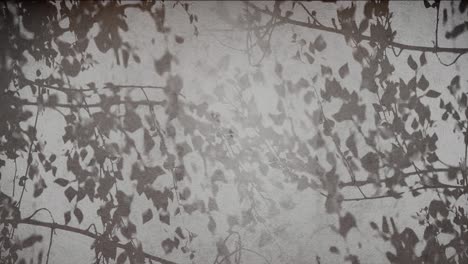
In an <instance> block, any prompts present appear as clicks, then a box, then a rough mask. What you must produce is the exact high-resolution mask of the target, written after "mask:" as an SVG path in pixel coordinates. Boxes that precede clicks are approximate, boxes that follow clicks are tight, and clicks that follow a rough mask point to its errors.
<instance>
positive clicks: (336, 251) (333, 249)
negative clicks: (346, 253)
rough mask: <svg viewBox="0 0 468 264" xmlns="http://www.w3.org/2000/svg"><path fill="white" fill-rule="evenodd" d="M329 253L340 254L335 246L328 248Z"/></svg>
mask: <svg viewBox="0 0 468 264" xmlns="http://www.w3.org/2000/svg"><path fill="white" fill-rule="evenodd" d="M330 252H331V253H333V254H340V251H339V250H338V248H337V247H335V246H331V247H330Z"/></svg>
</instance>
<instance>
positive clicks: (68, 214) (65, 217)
mask: <svg viewBox="0 0 468 264" xmlns="http://www.w3.org/2000/svg"><path fill="white" fill-rule="evenodd" d="M63 218H64V219H65V225H68V223H70V220H71V212H70V211H66V212H65V213H64V214H63Z"/></svg>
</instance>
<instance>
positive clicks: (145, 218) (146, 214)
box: [142, 209, 153, 224]
mask: <svg viewBox="0 0 468 264" xmlns="http://www.w3.org/2000/svg"><path fill="white" fill-rule="evenodd" d="M142 217H143V224H146V223H147V222H148V221H150V220H151V219H153V211H152V210H151V209H147V210H146V211H144V212H143V214H142Z"/></svg>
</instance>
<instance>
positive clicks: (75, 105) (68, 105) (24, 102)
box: [20, 100, 166, 108]
mask: <svg viewBox="0 0 468 264" xmlns="http://www.w3.org/2000/svg"><path fill="white" fill-rule="evenodd" d="M20 104H21V105H33V106H40V105H42V106H45V107H62V108H95V107H103V106H104V105H105V104H103V103H95V104H60V103H56V104H47V103H46V104H42V103H39V102H30V101H27V100H23V101H22V102H21V103H20ZM120 104H133V105H149V106H154V105H165V104H166V100H162V101H146V100H140V101H115V102H111V103H110V104H106V105H120Z"/></svg>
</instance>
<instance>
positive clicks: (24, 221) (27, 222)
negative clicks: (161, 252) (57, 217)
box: [5, 218, 177, 264]
mask: <svg viewBox="0 0 468 264" xmlns="http://www.w3.org/2000/svg"><path fill="white" fill-rule="evenodd" d="M5 223H10V224H23V225H32V226H42V227H47V228H50V229H52V230H63V231H67V232H71V233H76V234H80V235H83V236H87V237H89V238H92V239H98V238H101V237H100V236H98V235H95V234H93V233H91V232H90V231H88V230H83V229H79V228H76V227H72V226H66V225H60V224H57V223H49V222H43V221H38V220H34V219H27V218H25V219H21V220H17V221H15V220H7V221H5ZM106 243H108V244H110V245H112V246H114V247H117V248H121V249H124V250H128V249H129V247H128V245H124V244H120V243H117V242H114V241H106ZM143 255H144V256H145V258H147V259H150V260H154V261H157V262H159V263H161V264H177V263H176V262H173V261H170V260H167V259H163V258H160V257H158V256H154V255H150V254H148V253H145V252H143Z"/></svg>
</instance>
